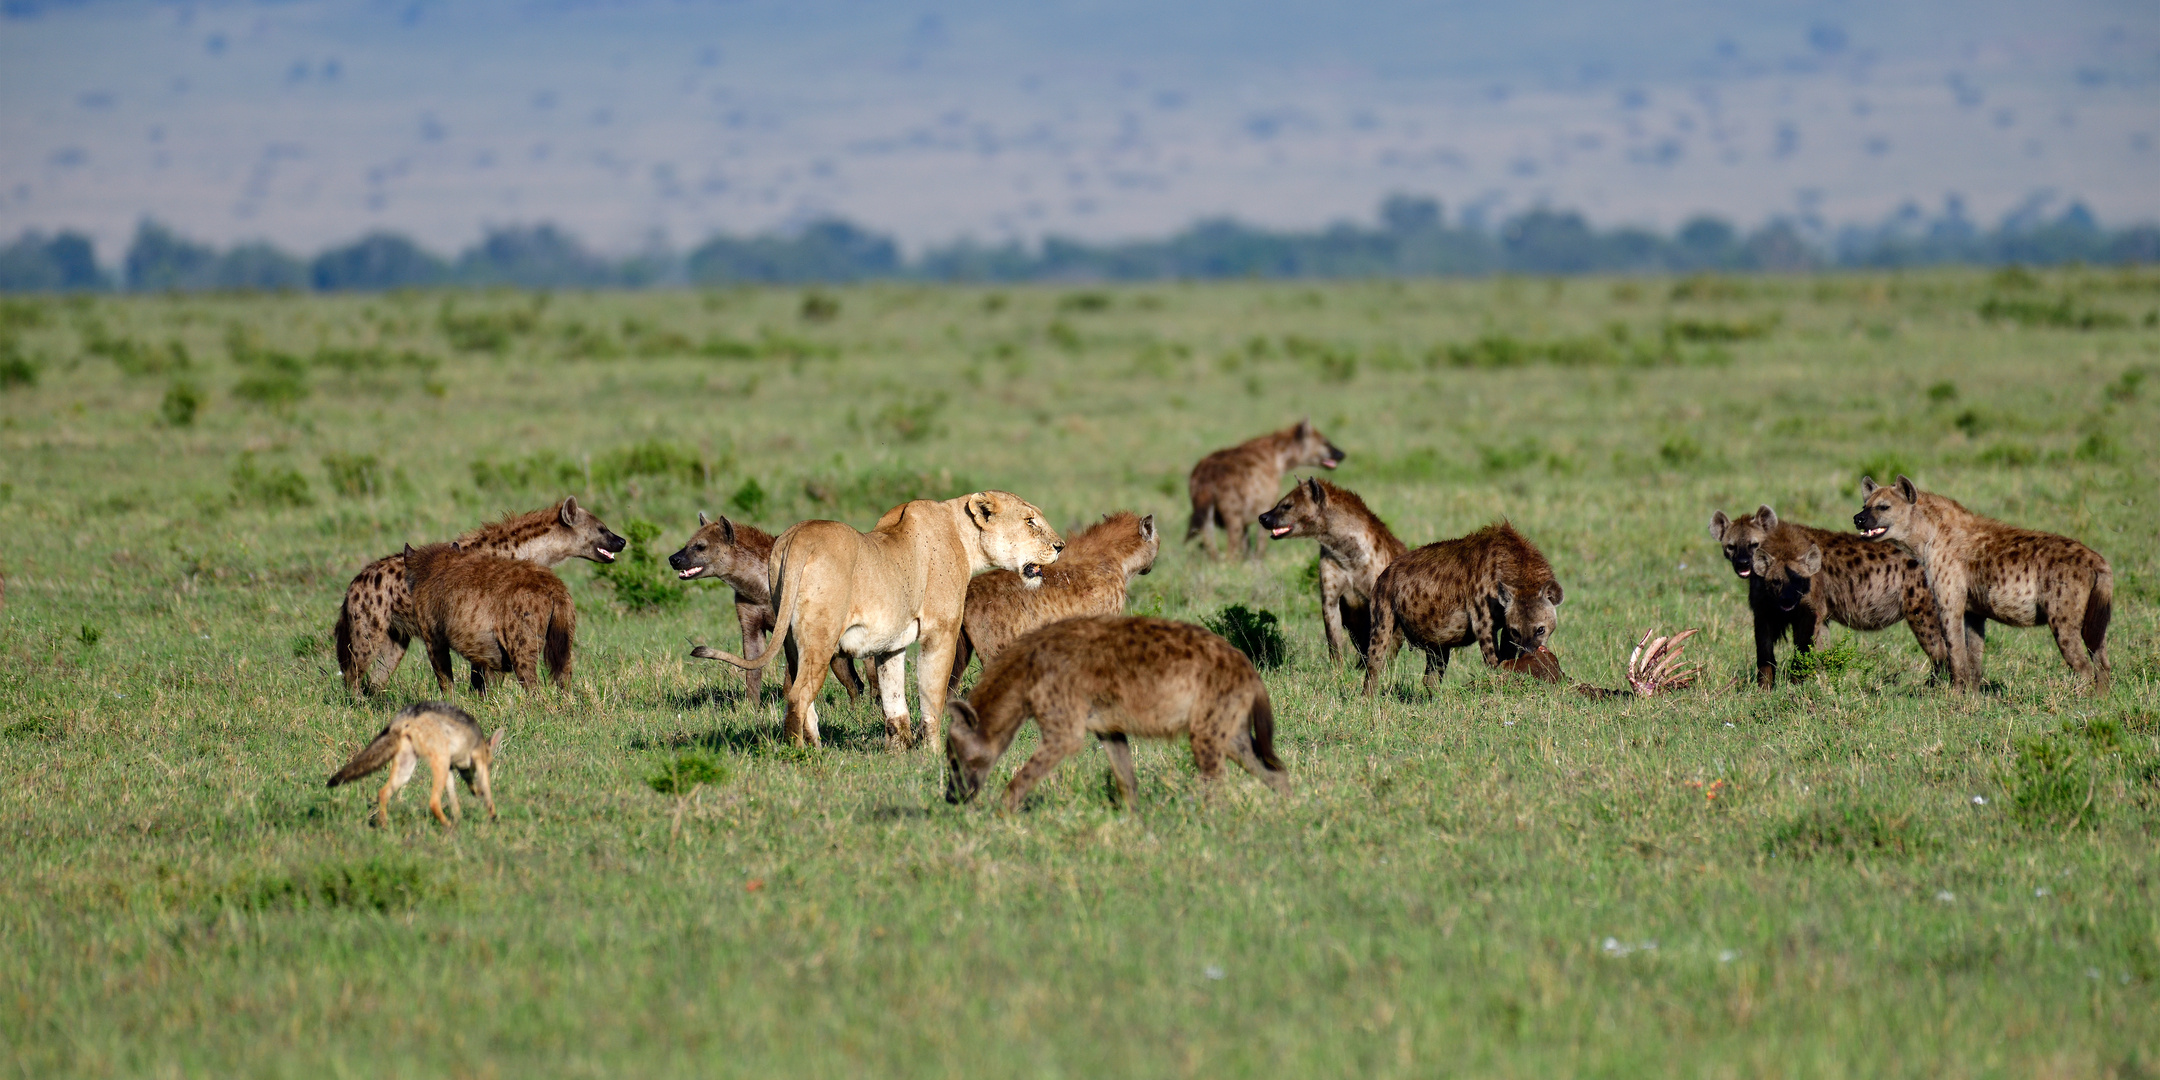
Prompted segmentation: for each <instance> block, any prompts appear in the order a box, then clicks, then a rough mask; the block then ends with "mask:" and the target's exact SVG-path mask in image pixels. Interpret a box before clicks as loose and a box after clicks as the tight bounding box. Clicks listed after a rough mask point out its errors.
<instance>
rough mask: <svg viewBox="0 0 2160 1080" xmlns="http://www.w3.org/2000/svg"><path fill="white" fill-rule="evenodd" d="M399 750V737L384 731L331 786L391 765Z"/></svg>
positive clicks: (358, 754)
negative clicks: (391, 760)
mask: <svg viewBox="0 0 2160 1080" xmlns="http://www.w3.org/2000/svg"><path fill="white" fill-rule="evenodd" d="M340 625H342V624H340ZM397 748H398V736H397V735H396V734H395V733H394V732H393V730H392V729H391V728H384V729H382V734H380V735H377V736H375V741H374V742H371V743H369V744H367V745H366V746H363V747H361V748H360V752H359V753H357V754H354V755H353V756H352V760H351V761H348V762H346V763H345V767H344V768H342V769H339V770H338V771H337V775H335V776H332V777H331V778H330V786H331V787H336V786H338V785H339V784H350V783H352V782H353V781H355V780H358V779H360V778H361V777H363V776H366V775H367V774H369V773H371V772H374V771H376V770H378V769H381V768H382V767H383V766H385V765H388V764H390V759H391V758H394V757H396V756H397Z"/></svg>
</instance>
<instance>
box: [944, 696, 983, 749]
mask: <svg viewBox="0 0 2160 1080" xmlns="http://www.w3.org/2000/svg"><path fill="white" fill-rule="evenodd" d="M945 712H946V713H947V714H948V715H950V716H951V717H952V725H951V726H950V727H948V728H946V731H945V737H946V738H948V739H950V738H952V737H953V736H954V735H955V734H958V733H960V732H961V731H965V732H967V735H966V736H962V737H963V738H966V737H969V736H973V735H974V734H975V723H976V720H977V719H978V717H977V716H976V715H975V706H973V705H970V704H968V702H967V699H966V698H954V699H952V700H951V701H948V702H946V703H945Z"/></svg>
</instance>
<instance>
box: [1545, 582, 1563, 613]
mask: <svg viewBox="0 0 2160 1080" xmlns="http://www.w3.org/2000/svg"><path fill="white" fill-rule="evenodd" d="M1566 596H1567V594H1566V593H1565V592H1562V591H1561V589H1560V583H1559V582H1557V581H1548V582H1546V583H1545V602H1546V603H1548V604H1551V605H1552V606H1554V607H1559V606H1560V601H1561V600H1562V599H1564V598H1565V597H1566Z"/></svg>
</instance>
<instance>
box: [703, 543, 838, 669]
mask: <svg viewBox="0 0 2160 1080" xmlns="http://www.w3.org/2000/svg"><path fill="white" fill-rule="evenodd" d="M772 557H773V558H775V559H778V560H780V573H778V574H777V575H775V576H776V577H778V578H779V579H780V587H779V588H778V589H775V590H773V614H774V615H775V616H776V618H775V620H774V622H773V628H772V630H771V632H770V633H769V634H768V636H767V637H766V638H765V651H764V652H762V653H759V654H758V655H757V658H756V659H753V660H745V659H743V658H742V657H740V656H737V655H735V654H734V653H731V652H728V651H727V650H725V649H715V648H712V647H711V646H708V645H700V646H698V647H697V648H695V649H692V650H690V655H692V656H695V657H697V658H699V659H701V660H721V661H725V662H726V663H729V664H733V665H735V666H736V667H739V668H741V669H743V670H744V671H763V670H765V665H767V664H770V663H772V658H773V657H774V656H775V655H777V654H778V653H779V652H780V651H781V648H782V647H783V646H784V645H786V644H787V635H788V627H789V626H791V625H793V624H794V622H795V605H796V603H798V602H799V593H800V592H801V590H800V588H799V586H800V584H801V583H800V582H791V581H790V580H789V575H788V570H789V569H790V567H789V564H788V557H787V552H786V551H785V550H775V551H774V552H773V554H772ZM796 576H797V577H800V576H801V575H799V574H798V575H796ZM852 662H853V661H850V663H852Z"/></svg>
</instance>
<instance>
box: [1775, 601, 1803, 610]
mask: <svg viewBox="0 0 2160 1080" xmlns="http://www.w3.org/2000/svg"><path fill="white" fill-rule="evenodd" d="M1799 606H1800V601H1798V600H1795V601H1793V602H1792V603H1790V604H1787V603H1782V602H1781V603H1779V604H1778V610H1779V611H1791V610H1792V609H1794V608H1796V607H1799Z"/></svg>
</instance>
